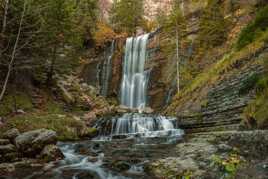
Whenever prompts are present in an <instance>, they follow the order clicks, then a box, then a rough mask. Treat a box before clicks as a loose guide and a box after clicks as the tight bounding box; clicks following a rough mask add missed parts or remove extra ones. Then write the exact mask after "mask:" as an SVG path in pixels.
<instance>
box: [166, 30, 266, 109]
mask: <svg viewBox="0 0 268 179" xmlns="http://www.w3.org/2000/svg"><path fill="white" fill-rule="evenodd" d="M267 41H268V30H266V31H265V32H263V33H262V35H261V36H260V37H258V38H257V39H256V40H255V41H254V42H252V43H251V44H249V45H247V46H246V47H244V48H243V49H241V50H239V51H236V50H232V51H231V52H230V53H228V54H226V55H225V56H224V57H223V58H222V59H221V60H219V61H218V62H217V63H215V64H213V65H212V66H211V67H210V68H208V69H206V70H205V71H204V72H202V73H201V74H199V75H198V76H197V77H196V78H195V79H194V80H193V81H192V83H191V84H190V85H189V86H188V87H186V88H184V89H183V90H182V91H181V92H180V93H178V94H177V95H176V96H175V97H174V99H173V103H172V104H171V105H170V106H169V107H168V108H167V110H166V113H168V114H173V113H174V111H175V109H176V106H178V105H179V104H183V102H185V100H187V99H186V98H185V97H187V96H188V97H191V95H192V93H194V92H196V91H198V90H200V89H201V88H202V87H204V86H208V85H212V84H214V83H215V82H216V81H218V80H219V79H220V78H221V77H222V76H223V75H225V74H228V72H230V71H231V70H232V69H234V68H235V66H236V64H239V63H240V62H243V61H244V60H247V59H250V58H252V55H253V56H254V55H255V54H256V53H257V52H258V51H259V50H260V49H262V48H263V47H264V46H265V44H266V42H267Z"/></svg>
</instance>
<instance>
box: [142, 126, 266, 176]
mask: <svg viewBox="0 0 268 179" xmlns="http://www.w3.org/2000/svg"><path fill="white" fill-rule="evenodd" d="M267 140H268V131H244V132H238V131H229V132H208V133H200V134H196V135H191V136H188V138H187V139H186V140H185V141H184V142H183V143H179V144H177V146H176V148H175V149H174V150H175V153H176V154H174V155H175V156H172V157H167V158H162V159H158V160H154V161H153V162H149V163H148V164H147V165H146V167H145V168H146V171H147V172H149V173H151V174H153V176H155V177H156V178H167V179H168V178H181V177H182V178H183V177H185V178H187V177H190V178H221V177H223V176H225V177H226V176H227V177H231V178H247V177H249V176H250V178H261V179H265V178H266V177H267V174H268V173H267V171H265V167H260V166H261V165H260V164H263V163H265V162H267V161H268V158H267V157H264V156H265V154H264V153H265V152H268V151H267V150H268V146H267V145H266V144H267ZM260 141H262V142H261V144H260ZM249 169H250V171H251V172H252V173H250V174H249V173H248V172H246V171H247V170H249Z"/></svg>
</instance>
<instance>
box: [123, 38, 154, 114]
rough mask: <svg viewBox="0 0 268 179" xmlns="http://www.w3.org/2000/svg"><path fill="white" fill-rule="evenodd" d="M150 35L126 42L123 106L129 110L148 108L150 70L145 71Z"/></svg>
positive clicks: (129, 39)
mask: <svg viewBox="0 0 268 179" xmlns="http://www.w3.org/2000/svg"><path fill="white" fill-rule="evenodd" d="M148 38H149V34H145V35H141V36H138V37H130V38H128V39H127V41H126V48H125V58H124V64H123V77H122V83H121V104H122V105H124V106H126V107H129V108H139V109H142V108H144V107H145V106H146V92H147V83H148V78H149V70H145V69H144V66H145V61H146V58H147V53H146V46H147V41H148Z"/></svg>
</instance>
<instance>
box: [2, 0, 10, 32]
mask: <svg viewBox="0 0 268 179" xmlns="http://www.w3.org/2000/svg"><path fill="white" fill-rule="evenodd" d="M8 8H9V0H5V9H4V17H3V24H2V30H1V33H2V34H4V33H5V31H6V27H7V13H8Z"/></svg>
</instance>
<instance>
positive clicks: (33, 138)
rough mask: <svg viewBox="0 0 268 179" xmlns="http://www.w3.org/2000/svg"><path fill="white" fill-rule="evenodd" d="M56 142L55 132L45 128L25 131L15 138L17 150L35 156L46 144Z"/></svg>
mask: <svg viewBox="0 0 268 179" xmlns="http://www.w3.org/2000/svg"><path fill="white" fill-rule="evenodd" d="M56 142H57V135H56V132H54V131H52V130H47V129H38V130H34V131H30V132H25V133H23V134H21V135H19V136H18V137H16V139H15V144H16V147H17V148H18V150H19V151H20V152H22V153H23V154H24V155H25V156H28V157H35V156H36V155H37V154H39V153H40V152H41V151H42V149H43V148H44V147H45V146H46V145H49V144H56Z"/></svg>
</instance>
